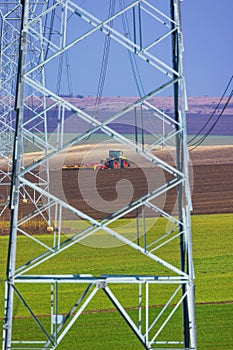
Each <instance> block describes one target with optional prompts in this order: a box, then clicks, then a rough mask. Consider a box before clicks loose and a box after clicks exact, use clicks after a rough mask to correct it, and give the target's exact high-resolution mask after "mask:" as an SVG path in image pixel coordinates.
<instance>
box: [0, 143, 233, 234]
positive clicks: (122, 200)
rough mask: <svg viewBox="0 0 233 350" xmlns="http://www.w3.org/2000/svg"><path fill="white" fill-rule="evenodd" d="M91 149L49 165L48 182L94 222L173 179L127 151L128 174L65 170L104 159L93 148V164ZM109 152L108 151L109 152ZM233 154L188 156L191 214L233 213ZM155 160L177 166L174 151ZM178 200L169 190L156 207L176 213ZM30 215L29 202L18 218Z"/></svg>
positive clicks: (218, 151)
mask: <svg viewBox="0 0 233 350" xmlns="http://www.w3.org/2000/svg"><path fill="white" fill-rule="evenodd" d="M108 146H109V145H108ZM92 148H93V145H92V146H91V145H89V146H86V147H82V148H79V149H77V148H76V149H75V148H73V149H72V150H71V151H70V152H68V153H67V154H66V155H65V156H64V155H63V156H62V157H61V158H60V159H59V157H57V158H56V159H55V160H53V162H50V168H51V171H50V181H51V192H52V193H54V194H55V195H57V196H58V197H60V198H61V199H63V200H65V201H66V202H67V203H68V204H70V205H72V206H74V207H75V208H77V209H79V210H80V211H83V212H84V213H85V214H87V215H90V216H91V217H93V218H96V219H99V218H103V217H106V216H108V215H110V214H111V213H112V212H114V211H117V210H119V209H120V208H121V207H122V206H124V205H127V204H128V202H129V198H130V201H134V200H136V199H138V198H139V197H141V196H143V195H145V194H146V193H147V192H148V190H149V191H150V190H152V189H153V188H155V187H158V186H159V185H161V184H162V183H163V182H164V179H165V178H166V179H168V178H169V176H170V175H169V174H167V173H166V172H164V171H163V170H162V169H160V168H158V167H151V165H150V163H149V162H147V161H143V162H142V163H139V161H138V159H133V160H132V156H131V154H130V152H128V154H130V155H128V154H127V152H125V154H126V155H127V157H129V159H130V160H131V162H132V167H131V168H129V169H117V170H100V171H98V172H97V171H94V170H92V169H82V170H79V171H78V170H61V165H63V164H64V163H65V164H75V163H76V162H79V161H82V160H83V159H84V160H85V161H84V163H87V162H91V161H95V160H96V159H101V158H103V157H104V156H105V154H104V152H103V148H102V149H98V148H95V150H94V152H90V154H91V156H92V159H91V157H90V156H88V155H87V154H88V152H89V150H91V149H92ZM109 148H110V147H106V150H105V151H106V152H107V150H108V149H109ZM112 148H113V147H112ZM232 154H233V146H221V147H213V146H211V147H199V148H197V149H195V150H194V151H192V152H191V153H190V157H191V163H192V167H191V183H192V202H193V214H210V213H233V180H232V173H233V157H232ZM84 155H85V156H84ZM86 155H87V156H86ZM156 155H157V156H160V157H161V158H162V159H164V160H166V161H169V162H170V163H171V164H172V163H173V160H172V159H173V155H172V150H169V151H167V150H166V151H165V150H160V151H157V153H156ZM97 156H100V158H97ZM94 158H95V159H94ZM134 160H135V162H134ZM175 200H176V193H175V190H170V191H168V192H167V193H166V195H163V196H160V197H159V199H158V200H157V202H154V204H158V206H159V207H160V208H163V209H164V210H165V211H168V212H170V213H174V212H175V210H176V208H175V207H176V205H175ZM32 210H33V207H32V205H30V204H29V203H26V204H25V203H21V204H20V216H22V215H25V214H28V213H30V212H31V211H32ZM135 214H136V213H135V211H132V212H131V213H129V214H128V215H127V217H130V216H132V215H133V216H135ZM64 218H66V216H64ZM67 218H68V217H67ZM1 220H9V211H5V214H4V215H3V216H2V217H1ZM0 231H1V228H0Z"/></svg>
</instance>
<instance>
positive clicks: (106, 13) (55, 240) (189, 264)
mask: <svg viewBox="0 0 233 350" xmlns="http://www.w3.org/2000/svg"><path fill="white" fill-rule="evenodd" d="M107 3H108V4H107ZM113 3H114V4H115V2H112V1H109V2H106V1H104V2H101V5H100V8H101V11H100V12H99V14H100V17H98V13H95V14H93V13H92V5H91V2H89V1H86V2H85V4H83V6H82V2H81V5H80V6H79V5H78V4H77V1H73V2H72V1H70V0H59V1H58V0H55V1H52V0H51V1H49V0H44V1H42V0H37V1H35V0H34V1H31V0H23V1H21V30H20V48H19V60H18V61H19V64H18V75H17V76H18V79H17V89H16V104H15V105H16V128H15V129H16V130H15V137H14V149H13V174H12V192H11V201H10V208H11V227H10V237H9V251H8V264H7V280H6V287H5V315H4V329H3V350H7V349H26V348H30V349H56V348H60V346H61V348H64V343H63V342H64V341H65V335H66V334H67V333H68V331H69V330H70V329H71V327H75V325H76V321H77V320H78V319H79V318H81V315H82V313H83V311H84V310H85V309H87V308H88V307H89V305H91V303H92V302H95V300H96V299H97V300H98V296H99V294H100V291H102V292H103V295H104V296H105V297H106V300H108V301H109V302H111V303H112V304H113V306H114V307H115V308H116V309H117V310H118V311H119V313H120V315H121V316H122V317H123V319H124V320H125V321H126V323H127V324H128V325H129V327H130V328H131V329H132V331H133V332H134V334H135V335H136V337H137V338H138V340H139V345H140V343H141V346H142V347H144V348H145V349H197V344H196V334H195V311H194V282H193V279H194V271H193V261H192V238H191V222H190V210H191V196H190V184H189V169H188V152H187V144H186V112H185V111H186V107H187V106H186V105H187V104H186V93H185V82H184V72H183V39H182V31H181V25H180V0H170V1H167V3H166V5H165V4H164V2H163V3H162V4H161V3H160V1H158V3H157V4H154V2H152V1H149V0H148V1H146V0H136V1H132V2H131V1H119V2H117V5H116V4H115V6H113V5H111V4H113ZM106 4H107V5H106ZM109 4H110V5H109ZM84 5H85V6H86V7H84ZM88 5H89V7H88ZM101 6H102V7H101ZM109 9H110V10H109ZM97 12H98V11H97ZM152 28H154V30H153V29H152ZM148 29H149V30H148ZM147 35H148V37H147ZM100 39H102V40H103V43H104V47H105V49H106V47H107V45H108V43H107V44H106V42H107V40H111V45H115V46H114V49H116V50H119V51H114V52H119V59H120V57H121V55H122V57H123V60H124V59H125V57H127V58H129V61H130V64H131V68H133V73H134V78H135V77H136V76H137V75H139V73H138V72H139V70H140V69H142V73H141V74H140V76H141V75H143V73H144V70H143V67H144V66H145V67H146V69H148V72H147V73H146V74H148V75H149V76H150V77H151V79H150V80H152V83H153V88H152V89H151V88H150V86H149V87H148V88H147V87H145V88H144V87H142V85H141V86H138V94H139V97H137V98H135V99H134V100H133V101H132V102H130V103H128V104H127V105H124V106H123V107H122V105H121V104H119V106H118V109H117V110H114V111H113V112H111V113H110V112H109V113H107V114H106V113H103V110H102V113H101V110H99V114H101V116H97V113H93V109H92V110H91V111H89V110H83V109H82V108H80V107H79V106H77V104H75V102H74V101H73V99H72V98H69V99H68V98H65V97H64V96H63V95H61V94H59V88H58V87H57V88H56V84H55V83H54V80H55V79H54V76H52V77H51V71H52V70H53V69H54V67H58V70H59V69H61V67H62V63H63V62H64V60H65V59H66V54H68V53H70V54H73V53H75V55H76V56H75V57H81V55H84V58H85V57H86V64H88V57H87V56H85V49H87V50H88V47H89V45H93V43H94V42H95V40H100ZM86 43H87V45H85V44H86ZM76 50H77V51H76ZM106 50H107V49H106ZM87 52H88V53H89V54H90V51H87ZM123 53H126V55H125V56H123ZM93 56H94V59H92V64H94V61H95V59H96V60H97V56H98V53H97V52H96V53H94V54H93ZM95 56H96V57H95ZM103 61H104V60H103ZM76 65H77V64H76V62H75V64H74V67H73V69H74V72H73V70H72V69H71V73H72V74H75V69H76ZM118 68H120V69H121V67H118ZM139 68H140V69H139ZM119 74H120V70H119ZM59 79H60V81H59V84H61V83H62V84H63V83H64V81H63V80H62V79H63V77H62V76H59ZM66 79H67V80H68V79H69V77H68V75H67V76H66ZM85 79H86V81H87V82H88V81H89V79H91V77H89V75H88V74H86V75H85ZM125 79H127V78H126V77H125ZM136 80H137V81H140V79H139V76H138V79H136ZM126 81H127V80H125V82H126ZM112 84H114V81H112ZM100 90H101V89H100ZM161 94H162V95H163V94H165V95H166V94H167V95H172V96H173V103H172V107H171V109H170V110H169V112H167V111H166V109H164V108H161V107H159V106H158V104H157V103H156V101H157V100H156V98H157V97H158V96H159V95H161ZM96 106H97V104H96V103H95V106H94V107H95V108H94V109H96ZM49 113H51V114H49ZM48 115H49V117H48ZM132 115H133V116H134V118H133V128H134V137H132V135H131V136H130V137H129V136H128V135H125V134H121V133H120V132H119V130H118V128H117V126H118V125H119V123H120V124H124V125H128V123H129V119H130V118H132ZM67 116H70V117H71V118H72V121H73V123H75V122H77V125H78V126H79V129H78V130H79V131H78V132H76V134H75V135H74V134H71V136H70V137H69V139H67V138H66V137H67V130H66V120H67ZM49 118H53V122H54V123H55V125H56V128H55V131H54V133H53V135H52V137H48V132H47V130H48V126H49V120H48V119H49ZM72 125H74V124H72ZM131 126H132V125H131ZM148 129H149V131H148ZM99 134H101V135H102V137H103V138H104V137H105V138H106V140H107V141H108V140H109V139H111V140H114V142H116V143H117V144H118V147H120V146H119V145H121V146H122V147H126V149H127V150H129V151H130V152H131V153H132V154H134V155H135V157H136V158H137V159H140V160H141V161H142V162H144V161H146V162H147V165H148V164H150V167H151V168H152V170H153V174H154V175H153V176H152V180H148V188H147V191H146V193H142V194H141V195H140V196H136V198H133V199H132V198H129V199H128V202H126V203H125V202H124V204H123V205H121V206H120V207H119V205H117V204H116V206H113V209H112V210H110V212H108V214H106V215H105V216H104V217H103V218H101V219H96V218H95V217H94V216H93V215H89V214H88V213H87V212H85V210H83V209H81V208H79V207H77V206H75V205H74V204H73V203H72V202H69V201H68V199H67V198H64V196H63V195H62V194H61V193H62V191H63V190H64V189H62V188H61V189H60V188H57V185H56V184H55V185H54V184H53V177H52V176H50V174H49V166H50V167H51V166H54V163H53V161H54V159H55V160H56V159H58V158H57V157H59V156H60V155H64V154H66V152H68V150H69V149H70V148H71V147H72V146H74V145H80V144H81V145H83V144H85V143H86V142H89V140H90V138H95V137H97V136H98V135H99ZM28 144H29V145H30V147H31V148H30V150H32V151H33V153H32V154H33V157H27V155H28V154H27V151H26V149H25V145H28ZM161 147H163V148H166V149H168V150H169V152H170V154H172V161H171V159H170V160H168V159H166V158H164V159H163V158H162V157H161V156H160V155H157V153H156V150H157V149H158V148H161ZM64 157H65V156H64ZM64 157H63V159H64ZM136 158H135V159H136ZM132 159H134V158H133V156H132ZM135 162H136V163H138V164H139V163H140V161H138V160H137V161H135ZM141 170H143V169H141ZM143 171H144V170H143ZM57 172H58V168H57ZM80 173H81V172H80ZM43 174H44V175H43ZM54 176H55V175H54ZM63 176H64V175H63V173H62V171H61V175H60V177H61V185H62V180H63ZM49 180H50V181H49ZM80 181H81V180H80ZM49 183H50V186H48V184H49ZM79 184H80V183H79ZM87 186H88V187H90V184H88V183H87ZM22 190H23V193H25V194H26V195H27V203H25V202H24V201H23V200H22V196H21V192H22ZM85 190H86V189H85V188H84V191H85ZM91 190H92V189H91ZM172 191H173V192H172ZM123 192H127V191H125V189H123ZM170 192H172V193H173V194H175V197H176V200H175V201H174V205H173V206H172V208H170V207H169V206H166V205H165V204H164V196H165V197H166V195H168V194H170ZM93 193H95V192H94V188H93ZM25 205H27V206H28V207H27V209H26V210H25V207H24V206H25ZM103 211H104V210H103ZM127 215H130V216H131V217H135V220H134V221H133V224H132V225H129V226H126V228H125V227H123V228H122V227H121V226H120V225H119V223H120V222H122V221H121V220H122V219H124V218H127ZM71 218H72V219H71ZM67 221H69V222H71V221H72V224H74V225H75V228H73V230H72V232H66V230H65V229H66V225H67ZM35 222H36V223H38V222H39V223H40V226H39V228H37V229H36V233H45V232H46V230H47V228H48V229H49V230H48V231H49V232H50V233H49V234H48V233H47V234H46V235H43V234H40V235H35V229H34V227H33V226H34V225H35ZM44 230H45V232H44ZM20 235H22V236H23V237H19V236H20ZM103 237H104V239H106V240H108V239H111V240H112V241H114V242H118V245H120V244H121V247H120V250H121V251H122V254H123V253H124V252H125V254H126V256H125V261H124V262H123V264H122V265H123V266H122V268H120V263H122V261H119V262H118V263H119V268H118V266H116V264H115V265H114V262H113V259H112V257H111V255H108V254H111V253H108V249H106V254H105V256H106V257H109V258H108V259H107V261H104V258H103V260H102V264H101V266H100V267H96V266H94V267H93V266H92V268H90V267H89V264H90V263H91V262H92V255H88V254H90V252H89V253H85V249H87V250H88V243H85V242H89V241H88V240H89V239H93V240H94V242H96V243H95V244H96V246H95V247H94V248H93V249H94V250H92V254H94V255H95V254H98V253H99V249H98V245H99V242H100V241H102V240H103ZM114 244H115V243H114ZM116 245H117V244H116ZM106 246H107V245H106ZM22 253H23V254H22ZM85 254H86V255H85ZM129 254H132V255H134V254H135V265H134V266H133V267H132V266H131V267H130V266H127V267H126V264H127V256H128V255H129ZM85 256H86V257H87V256H88V259H87V262H86V268H85V271H83V270H80V269H79V266H80V265H79V261H80V260H82V259H85ZM62 259H65V260H64V261H65V263H64V266H63V267H62V268H61V266H60V264H59V261H63V260H62ZM67 260H69V261H72V264H71V265H69V264H67V263H66V261H67ZM112 263H113V267H111V264H112ZM117 265H118V264H117ZM123 268H124V271H123V273H122V269H123ZM93 271H94V273H93ZM119 290H120V291H121V292H120V293H119ZM122 290H123V291H124V292H123V293H122ZM127 295H131V296H132V300H133V301H132V303H133V304H134V306H135V302H136V301H137V303H138V305H137V308H136V310H135V312H137V314H136V316H135V314H131V313H130V312H129V308H128V306H131V304H130V305H128V301H127V302H125V300H124V297H126V296H127ZM97 305H98V304H97ZM41 313H49V317H50V318H49V322H48V318H45V319H42V318H41V316H40V315H41ZM19 315H22V317H27V319H28V322H31V327H30V330H31V331H30V333H29V334H28V333H27V334H26V332H22V327H23V325H22V320H21V319H20V318H19V319H18V318H17V316H19ZM178 324H179V327H178ZM169 327H171V328H170V329H174V328H175V329H177V331H176V332H175V337H174V332H171V331H170V329H169ZM176 327H178V328H176ZM166 330H167V331H166ZM119 342H120V340H119ZM75 346H76V348H77V346H79V345H78V344H77V345H75ZM81 348H82V344H81V345H80V349H81Z"/></svg>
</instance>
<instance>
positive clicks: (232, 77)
mask: <svg viewBox="0 0 233 350" xmlns="http://www.w3.org/2000/svg"><path fill="white" fill-rule="evenodd" d="M232 80H233V75H232V76H231V78H230V80H229V82H228V84H227V87H226V88H225V90H224V92H223V94H222V97H221V98H220V100H219V102H218V104H217V105H216V107H215V109H214V111H213V112H212V113H211V115H210V117H209V118H208V120H207V121H206V123H205V124H204V125H203V127H202V128H201V129H200V130H199V131H198V133H197V134H196V135H195V136H194V137H193V138H192V139H191V140H189V142H188V144H189V145H190V144H191V142H192V141H194V140H195V139H196V138H197V137H198V136H199V135H200V134H201V132H202V131H203V130H204V129H205V128H206V126H207V125H208V124H209V122H210V121H211V120H212V118H213V117H214V116H215V113H216V111H217V110H218V108H219V106H220V104H221V103H222V100H223V98H224V97H225V95H226V92H227V90H228V89H229V86H230V84H231V82H232ZM231 94H232V92H231ZM231 94H230V96H231ZM230 99H231V97H230ZM229 102H230V100H229ZM229 102H228V103H229ZM228 103H227V105H228ZM227 105H224V107H223V110H222V111H221V112H220V115H219V116H218V118H217V120H216V121H215V122H214V124H213V125H212V126H211V127H210V129H209V130H208V131H207V132H206V133H205V134H204V135H203V137H202V138H201V140H202V139H203V141H204V140H205V139H206V137H207V136H208V135H209V134H210V132H211V131H212V130H213V128H214V127H215V125H216V124H217V122H218V121H219V119H220V117H221V116H222V114H223V112H224V110H225V109H226V107H227ZM203 141H202V142H203ZM202 142H201V143H202ZM196 145H200V140H198V141H197V142H194V143H193V144H192V145H190V146H196ZM195 148H196V147H195ZM192 150H193V149H192Z"/></svg>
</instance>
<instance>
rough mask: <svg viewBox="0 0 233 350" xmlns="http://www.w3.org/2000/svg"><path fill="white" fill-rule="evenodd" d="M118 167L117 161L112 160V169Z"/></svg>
mask: <svg viewBox="0 0 233 350" xmlns="http://www.w3.org/2000/svg"><path fill="white" fill-rule="evenodd" d="M118 168H119V163H118V161H117V160H114V161H113V169H118Z"/></svg>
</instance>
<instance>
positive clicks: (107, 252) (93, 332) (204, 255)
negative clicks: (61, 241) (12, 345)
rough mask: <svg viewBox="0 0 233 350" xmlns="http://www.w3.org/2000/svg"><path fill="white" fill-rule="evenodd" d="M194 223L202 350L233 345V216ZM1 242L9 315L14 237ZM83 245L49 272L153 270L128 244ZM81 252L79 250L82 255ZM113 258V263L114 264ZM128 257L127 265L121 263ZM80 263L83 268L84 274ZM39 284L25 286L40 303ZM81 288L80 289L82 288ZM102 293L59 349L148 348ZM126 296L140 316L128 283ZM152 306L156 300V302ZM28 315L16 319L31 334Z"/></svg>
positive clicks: (66, 304)
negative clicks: (8, 285) (7, 280)
mask: <svg viewBox="0 0 233 350" xmlns="http://www.w3.org/2000/svg"><path fill="white" fill-rule="evenodd" d="M192 223H193V256H194V266H195V275H196V279H195V285H196V319H197V332H198V349H199V350H206V349H221V350H226V349H233V332H232V324H233V295H232V287H233V282H232V281H233V249H232V248H233V243H232V242H233V239H232V238H233V237H232V235H233V215H232V214H226V215H201V216H193V217H192ZM46 240H48V241H49V240H51V238H50V236H49V235H45V236H44V241H45V242H46ZM0 241H1V245H0V259H1V260H0V268H1V270H0V271H1V289H0V293H1V294H0V308H1V315H3V298H4V296H3V293H4V286H3V281H4V273H5V265H6V257H7V246H8V240H7V237H4V236H1V237H0ZM18 248H19V252H20V253H21V254H22V257H19V259H20V258H22V259H23V257H24V256H25V255H26V254H28V256H29V252H28V251H27V249H26V248H25V238H24V237H20V240H19V246H18ZM33 249H34V246H33V245H32V247H31V249H30V250H31V251H32V252H33ZM77 249H78V250H75V249H74V250H73V251H72V253H69V252H66V253H64V254H62V255H61V257H60V259H59V260H57V261H56V263H55V264H54V268H53V269H52V270H51V266H50V268H49V271H47V273H60V272H61V271H62V266H63V265H64V264H66V266H68V270H69V271H70V273H84V272H87V271H86V270H85V268H86V267H85V266H87V265H88V266H87V268H88V271H91V273H93V274H97V273H99V272H100V271H102V270H103V271H104V272H105V271H107V272H108V273H113V272H114V271H117V272H118V273H127V271H128V269H130V271H131V273H134V267H135V264H136V262H137V264H138V266H137V267H138V268H139V269H141V270H142V273H143V268H145V272H144V273H148V272H149V270H147V269H149V267H147V266H146V265H143V264H144V262H143V260H142V261H141V260H140V259H139V260H136V256H135V254H127V250H126V247H124V246H120V247H112V248H109V249H104V248H98V249H95V248H93V247H91V246H84V245H77ZM77 253H78V254H79V256H78V258H77ZM125 254H127V265H126V263H125V260H124V259H125V258H124V257H125ZM167 254H168V256H169V254H172V253H169V252H168V253H167ZM171 258H172V256H171ZM110 259H111V264H109V261H110ZM122 260H123V263H122V264H120V262H122ZM87 261H88V264H87ZM110 265H111V267H110ZM77 266H78V268H79V269H80V270H79V271H78V272H77ZM126 266H127V270H126ZM89 269H90V270H89ZM38 272H39V270H38ZM38 288H39V287H38ZM38 288H35V289H32V290H28V289H25V290H23V291H22V292H24V293H25V295H33V298H34V300H35V301H36V302H37V304H38V302H39V301H40V300H39V298H40V293H39V290H38ZM42 288H44V289H45V290H44V291H45V292H46V288H47V287H46V286H42ZM75 288H77V289H78V287H74V289H75ZM168 289H169V288H168ZM62 293H63V295H66V293H67V298H64V301H63V303H64V305H62V306H63V307H64V308H68V307H69V301H70V300H69V293H68V287H66V286H64V287H63V290H62ZM98 293H100V294H99V296H98V298H97V299H93V301H92V302H91V303H90V305H89V306H88V308H87V310H86V312H85V313H84V314H83V315H82V316H81V317H80V318H79V319H78V321H77V322H76V323H75V325H74V326H73V328H72V329H71V331H70V332H69V333H68V335H67V337H65V339H64V341H63V342H61V344H60V346H59V347H58V349H63V350H68V349H74V350H76V349H77V350H79V349H81V350H85V349H95V350H100V349H101V350H105V349H111V350H116V349H118V350H119V349H120V350H123V349H127V350H128V349H130V350H131V349H132V350H135V349H136V350H137V349H138V350H140V349H143V346H142V345H141V344H140V343H139V341H138V340H137V339H136V337H135V336H134V335H133V333H132V331H131V330H130V329H129V327H128V326H127V325H126V324H125V323H124V321H122V319H121V316H120V315H119V313H117V312H116V311H115V310H114V308H113V305H112V304H111V303H110V302H109V301H108V300H107V301H106V298H104V297H103V293H102V292H98ZM165 294H166V292H165ZM123 296H124V301H125V304H124V305H125V306H126V307H127V308H128V310H129V314H130V316H131V317H132V318H135V317H136V311H135V310H134V307H135V306H136V305H137V301H136V300H134V298H132V294H131V290H130V288H129V289H128V290H127V289H126V288H125V287H124V286H120V287H119V297H120V298H122V297H123ZM152 304H155V303H153V300H152ZM39 305H40V309H38V310H37V311H38V314H40V315H41V318H40V320H41V322H42V323H43V324H45V325H46V323H48V322H49V320H48V317H46V316H45V315H46V314H47V313H48V312H47V308H48V305H47V304H46V303H44V302H43V301H41V302H40V303H39ZM16 308H18V313H19V314H20V315H22V314H23V311H22V309H21V308H20V305H18V304H17V303H16ZM97 310H102V312H96V311H97ZM23 315H24V314H23ZM26 316H27V315H26V314H25V317H23V318H21V319H20V320H16V321H15V322H17V323H18V324H19V327H18V329H19V332H20V334H22V333H24V332H25V333H27V329H28V328H30V330H31V331H33V327H34V324H31V323H30V324H29V320H28V318H27V317H26ZM30 322H31V321H30ZM176 323H177V324H178V320H177V322H176V319H175V323H174V326H173V329H172V332H178V331H179V330H178V329H176V327H178V326H177V325H176Z"/></svg>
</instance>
